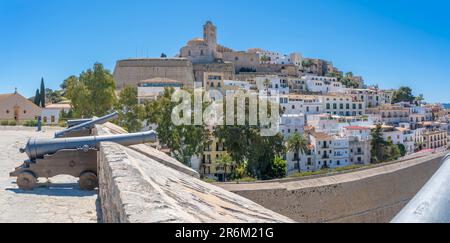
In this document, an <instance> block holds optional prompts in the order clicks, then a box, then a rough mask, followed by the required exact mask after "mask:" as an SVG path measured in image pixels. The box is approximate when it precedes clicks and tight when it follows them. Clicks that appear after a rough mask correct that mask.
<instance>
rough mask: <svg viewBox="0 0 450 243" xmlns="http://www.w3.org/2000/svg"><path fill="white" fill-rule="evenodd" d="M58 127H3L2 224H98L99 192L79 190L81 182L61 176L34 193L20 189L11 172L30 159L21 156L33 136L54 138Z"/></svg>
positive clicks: (0, 152)
mask: <svg viewBox="0 0 450 243" xmlns="http://www.w3.org/2000/svg"><path fill="white" fill-rule="evenodd" d="M55 131H57V129H56V128H44V131H43V132H40V133H37V132H36V131H35V129H34V128H25V127H0V158H1V159H0V223H8V222H12V223H22V222H30V223H41V222H42V223H46V222H48V223H72V222H74V223H96V222H98V221H99V219H98V218H99V216H98V215H101V213H99V212H98V211H99V210H98V209H99V208H100V206H99V202H98V200H97V194H98V192H97V191H93V192H86V191H82V190H80V189H79V186H78V183H77V182H78V180H77V179H76V178H73V177H71V176H58V177H55V178H51V179H50V181H47V180H46V179H40V180H39V186H38V188H37V189H35V190H34V191H30V192H25V191H22V190H20V189H18V187H17V185H16V182H15V181H16V180H15V178H10V177H9V173H10V172H11V171H13V170H14V168H15V167H17V166H19V165H20V164H21V163H22V162H23V160H25V159H27V156H26V155H25V154H21V153H19V148H21V147H24V146H25V144H26V142H27V141H28V139H29V138H31V137H40V138H49V137H52V136H53V134H54V132H55Z"/></svg>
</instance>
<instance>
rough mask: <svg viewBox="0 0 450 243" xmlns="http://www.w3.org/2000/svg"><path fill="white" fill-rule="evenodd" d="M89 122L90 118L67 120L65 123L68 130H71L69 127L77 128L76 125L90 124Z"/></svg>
mask: <svg viewBox="0 0 450 243" xmlns="http://www.w3.org/2000/svg"><path fill="white" fill-rule="evenodd" d="M90 121H92V118H91V119H74V120H68V121H67V126H68V127H69V128H71V127H74V126H78V125H80V124H82V123H86V122H90Z"/></svg>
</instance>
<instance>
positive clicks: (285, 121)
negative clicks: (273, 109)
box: [280, 114, 305, 139]
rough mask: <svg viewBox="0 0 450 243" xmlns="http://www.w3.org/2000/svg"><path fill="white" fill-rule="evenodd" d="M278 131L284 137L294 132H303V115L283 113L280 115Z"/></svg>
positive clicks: (286, 137)
mask: <svg viewBox="0 0 450 243" xmlns="http://www.w3.org/2000/svg"><path fill="white" fill-rule="evenodd" d="M280 119H281V122H280V132H281V133H282V134H283V136H284V138H285V139H288V138H289V137H290V136H292V135H294V134H295V133H300V134H303V132H304V127H305V115H303V114H284V115H283V116H281V118H280Z"/></svg>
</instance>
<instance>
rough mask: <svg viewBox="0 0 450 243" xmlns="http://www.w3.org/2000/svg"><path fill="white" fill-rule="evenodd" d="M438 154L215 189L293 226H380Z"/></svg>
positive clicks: (436, 163)
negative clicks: (335, 172) (288, 220)
mask: <svg viewBox="0 0 450 243" xmlns="http://www.w3.org/2000/svg"><path fill="white" fill-rule="evenodd" d="M444 155H445V154H443V153H442V154H437V155H432V156H431V157H426V158H421V159H414V160H410V161H404V162H398V163H393V164H389V165H385V166H380V167H376V168H370V169H367V170H361V171H357V172H352V173H346V174H338V175H334V176H323V177H317V178H312V179H303V180H302V179H298V180H293V179H291V180H286V181H273V182H267V183H248V184H219V186H221V187H223V188H224V189H227V190H229V191H231V192H234V193H237V194H239V195H241V196H244V197H246V198H248V199H250V200H252V201H254V202H257V203H259V204H261V205H263V206H264V207H266V208H268V209H271V210H273V211H275V212H278V213H280V214H282V215H285V216H287V217H290V218H292V219H294V220H296V221H298V222H314V223H315V222H340V223H349V222H350V223H360V222H363V223H384V222H389V221H390V220H391V219H392V218H393V217H394V216H395V215H396V214H397V213H398V212H399V211H400V210H401V209H402V208H403V207H404V206H405V205H406V204H407V203H408V202H409V200H411V199H412V197H414V195H415V194H416V193H417V192H418V191H419V190H420V189H421V188H422V187H423V186H424V185H425V183H426V182H427V181H428V180H429V179H430V178H431V176H432V175H433V174H434V173H435V172H436V171H437V169H438V168H439V167H440V165H441V159H442V158H443V157H444Z"/></svg>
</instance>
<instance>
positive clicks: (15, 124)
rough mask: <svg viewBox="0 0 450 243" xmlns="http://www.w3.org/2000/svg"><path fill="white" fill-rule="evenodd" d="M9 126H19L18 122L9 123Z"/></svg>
mask: <svg viewBox="0 0 450 243" xmlns="http://www.w3.org/2000/svg"><path fill="white" fill-rule="evenodd" d="M8 126H17V122H16V121H9V123H8Z"/></svg>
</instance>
